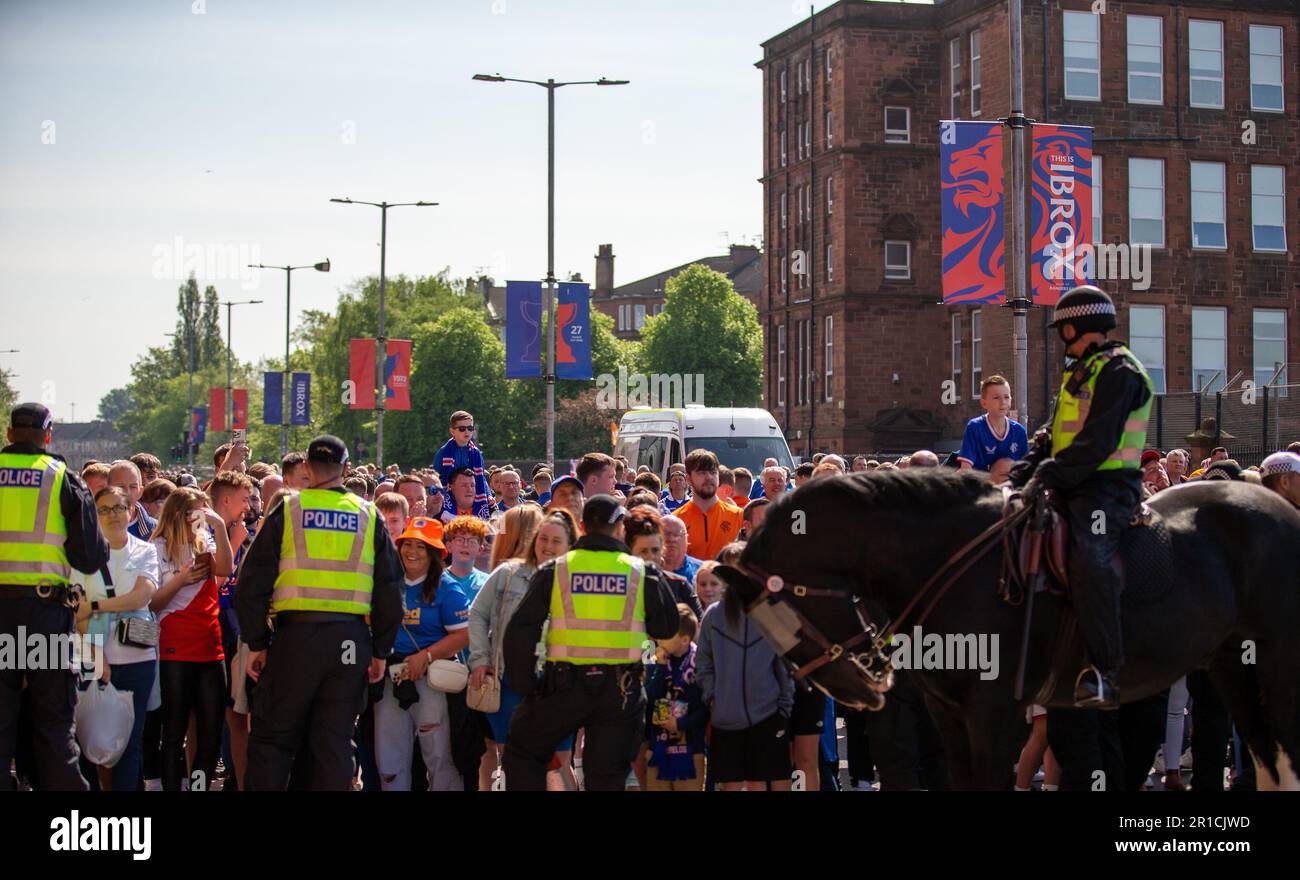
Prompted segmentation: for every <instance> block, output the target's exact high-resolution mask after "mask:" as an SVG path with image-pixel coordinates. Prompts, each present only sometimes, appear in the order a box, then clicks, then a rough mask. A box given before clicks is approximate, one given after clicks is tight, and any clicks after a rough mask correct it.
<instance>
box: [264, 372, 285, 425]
mask: <svg viewBox="0 0 1300 880" xmlns="http://www.w3.org/2000/svg"><path fill="white" fill-rule="evenodd" d="M282 421H284V373H263V374H262V424H264V425H278V424H280V423H281V422H282Z"/></svg>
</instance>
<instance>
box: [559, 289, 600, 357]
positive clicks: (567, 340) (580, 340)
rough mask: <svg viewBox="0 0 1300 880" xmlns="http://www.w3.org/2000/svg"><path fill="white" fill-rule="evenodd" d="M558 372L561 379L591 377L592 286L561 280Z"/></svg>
mask: <svg viewBox="0 0 1300 880" xmlns="http://www.w3.org/2000/svg"><path fill="white" fill-rule="evenodd" d="M555 326H556V327H558V328H559V331H560V332H559V335H557V336H556V337H555V375H556V376H558V377H559V378H561V379H590V378H591V288H590V287H589V286H588V285H586V284H582V283H579V282H576V281H575V282H568V281H565V282H561V283H560V293H559V297H558V300H557V305H556V311H555Z"/></svg>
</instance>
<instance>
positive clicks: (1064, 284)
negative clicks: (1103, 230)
mask: <svg viewBox="0 0 1300 880" xmlns="http://www.w3.org/2000/svg"><path fill="white" fill-rule="evenodd" d="M1033 133H1034V145H1033V161H1032V164H1031V167H1032V173H1031V175H1030V181H1029V185H1030V193H1031V200H1032V204H1031V207H1030V223H1029V228H1030V237H1029V265H1030V273H1029V278H1030V285H1031V287H1032V293H1031V295H1032V297H1033V299H1034V302H1035V303H1037V304H1038V305H1040V306H1053V305H1056V301H1057V300H1059V299H1060V298H1061V294H1062V293H1064V292H1065V291H1067V290H1069V289H1070V288H1071V287H1074V286H1075V285H1078V284H1085V283H1087V281H1088V279H1087V274H1086V273H1087V270H1088V269H1090V268H1091V267H1092V266H1093V265H1094V263H1093V261H1091V260H1086V259H1085V255H1086V254H1087V253H1088V252H1089V251H1090V250H1091V246H1092V129H1091V128H1089V127H1087V126H1080V125H1047V124H1036V125H1035V126H1034V128H1033ZM1084 245H1087V247H1084ZM1094 274H1095V273H1094Z"/></svg>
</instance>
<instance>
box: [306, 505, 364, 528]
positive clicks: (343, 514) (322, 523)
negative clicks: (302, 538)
mask: <svg viewBox="0 0 1300 880" xmlns="http://www.w3.org/2000/svg"><path fill="white" fill-rule="evenodd" d="M302 527H303V528H304V529H324V530H326V531H330V532H356V531H357V530H358V529H359V528H360V527H361V518H360V517H359V516H357V514H355V513H352V512H350V511H347V510H304V511H303V512H302Z"/></svg>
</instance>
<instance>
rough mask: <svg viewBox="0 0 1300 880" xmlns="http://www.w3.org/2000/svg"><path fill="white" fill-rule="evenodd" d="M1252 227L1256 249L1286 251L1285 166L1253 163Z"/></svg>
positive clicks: (1251, 177) (1251, 178)
mask: <svg viewBox="0 0 1300 880" xmlns="http://www.w3.org/2000/svg"><path fill="white" fill-rule="evenodd" d="M1250 229H1251V241H1252V242H1253V243H1254V247H1255V250H1257V251H1285V250H1286V169H1285V168H1284V167H1282V166H1281V165H1251V166H1250Z"/></svg>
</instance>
